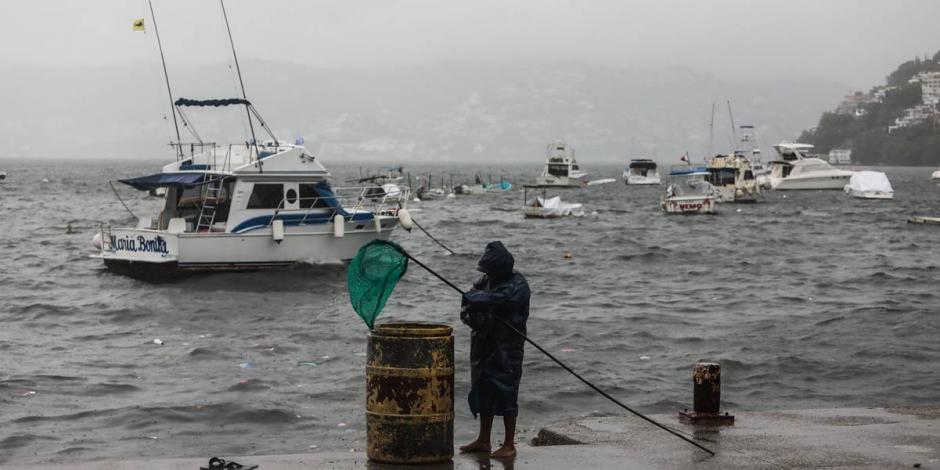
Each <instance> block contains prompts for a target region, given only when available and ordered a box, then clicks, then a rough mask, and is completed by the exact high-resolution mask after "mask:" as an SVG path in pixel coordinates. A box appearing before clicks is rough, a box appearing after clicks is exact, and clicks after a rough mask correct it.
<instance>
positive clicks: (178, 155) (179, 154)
mask: <svg viewBox="0 0 940 470" xmlns="http://www.w3.org/2000/svg"><path fill="white" fill-rule="evenodd" d="M147 5H148V6H149V7H150V19H151V20H152V21H153V32H154V34H155V35H156V36H157V48H158V49H160V62H161V63H162V64H163V78H164V79H165V80H166V92H167V94H168V95H170V112H171V113H173V128H174V129H176V159H177V160H179V159H180V158H182V157H183V147H182V146H183V143H182V141H181V140H182V139H180V125H179V122H178V121H177V120H176V105H174V104H173V90H172V89H170V74H168V73H167V71H166V58H165V57H163V43H162V42H160V30H159V29H157V15H154V14H153V2H152V1H151V0H147Z"/></svg>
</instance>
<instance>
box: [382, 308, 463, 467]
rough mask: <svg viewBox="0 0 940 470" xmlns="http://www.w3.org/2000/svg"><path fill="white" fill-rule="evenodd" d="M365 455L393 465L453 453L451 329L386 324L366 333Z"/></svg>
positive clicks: (439, 458)
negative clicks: (367, 334) (367, 338)
mask: <svg viewBox="0 0 940 470" xmlns="http://www.w3.org/2000/svg"><path fill="white" fill-rule="evenodd" d="M366 359H367V361H366V441H367V454H368V456H369V459H371V460H374V461H377V462H387V463H396V464H421V463H433V462H442V461H446V460H449V459H451V458H452V457H453V456H454V330H453V328H451V327H449V326H447V325H440V324H432V323H386V324H382V325H377V326H376V327H375V329H374V330H372V332H371V333H370V334H369V345H368V352H367V357H366Z"/></svg>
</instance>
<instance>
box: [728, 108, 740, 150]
mask: <svg viewBox="0 0 940 470" xmlns="http://www.w3.org/2000/svg"><path fill="white" fill-rule="evenodd" d="M728 118H729V119H731V146H732V147H734V145H735V142H737V141H738V130H737V129H736V128H735V127H734V113H732V112H731V100H728ZM731 151H732V153H733V152H734V149H733V148H732V149H731Z"/></svg>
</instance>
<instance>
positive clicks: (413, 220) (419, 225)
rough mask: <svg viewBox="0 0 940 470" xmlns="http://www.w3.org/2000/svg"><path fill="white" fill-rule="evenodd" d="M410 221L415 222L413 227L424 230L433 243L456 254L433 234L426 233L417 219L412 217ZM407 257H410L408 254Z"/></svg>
mask: <svg viewBox="0 0 940 470" xmlns="http://www.w3.org/2000/svg"><path fill="white" fill-rule="evenodd" d="M411 222H413V223H414V224H415V227H418V228H419V229H421V231H422V232H424V234H425V235H427V236H428V238H430V239H431V240H433V241H434V243H437V244H438V245H440V246H441V248H443V249H445V250H447V251H448V252H450V254H452V255H456V254H457V253H455V252H454V250H451V249H450V248H447V246H445V245H444V244H443V243H441V241H440V240H438V239H436V238H434V235H431V234H430V233H428V231H427V230H425V229H424V227H422V226H421V224H419V223H418V221H417V220H415V219H414V218H412V219H411ZM409 258H410V256H409ZM412 259H413V258H412ZM415 262H416V263H418V264H421V263H420V262H418V261H417V260H415ZM422 266H423V265H422ZM425 269H427V267H425ZM442 279H443V278H442Z"/></svg>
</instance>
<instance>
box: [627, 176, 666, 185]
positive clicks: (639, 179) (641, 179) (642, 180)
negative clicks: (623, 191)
mask: <svg viewBox="0 0 940 470" xmlns="http://www.w3.org/2000/svg"><path fill="white" fill-rule="evenodd" d="M626 183H627V185H629V186H642V185H658V184H660V183H661V181H660V178H659V177H658V176H655V177H648V176H633V175H627V177H626Z"/></svg>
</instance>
